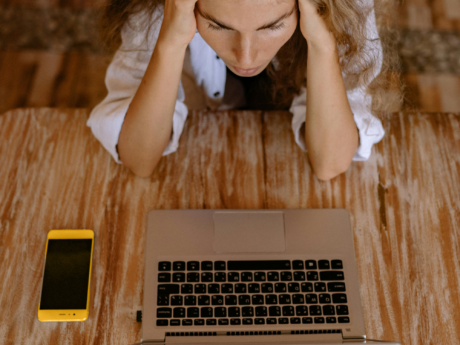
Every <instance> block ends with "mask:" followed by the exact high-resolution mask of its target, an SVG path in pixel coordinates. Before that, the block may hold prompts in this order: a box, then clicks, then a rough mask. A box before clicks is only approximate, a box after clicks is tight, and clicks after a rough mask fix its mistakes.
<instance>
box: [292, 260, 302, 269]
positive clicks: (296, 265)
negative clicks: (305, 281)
mask: <svg viewBox="0 0 460 345" xmlns="http://www.w3.org/2000/svg"><path fill="white" fill-rule="evenodd" d="M292 268H293V269H295V270H303V261H302V260H294V261H292Z"/></svg>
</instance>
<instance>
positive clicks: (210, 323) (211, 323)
mask: <svg viewBox="0 0 460 345" xmlns="http://www.w3.org/2000/svg"><path fill="white" fill-rule="evenodd" d="M216 324H217V320H216V319H206V326H215V325H216Z"/></svg>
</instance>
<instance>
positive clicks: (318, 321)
mask: <svg viewBox="0 0 460 345" xmlns="http://www.w3.org/2000/svg"><path fill="white" fill-rule="evenodd" d="M315 323H324V317H315Z"/></svg>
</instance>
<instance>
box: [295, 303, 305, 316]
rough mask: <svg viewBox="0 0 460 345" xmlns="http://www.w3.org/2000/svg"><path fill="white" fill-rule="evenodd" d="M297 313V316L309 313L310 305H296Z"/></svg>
mask: <svg viewBox="0 0 460 345" xmlns="http://www.w3.org/2000/svg"><path fill="white" fill-rule="evenodd" d="M295 314H296V315H297V316H304V315H308V307H307V306H305V305H298V306H297V307H295Z"/></svg>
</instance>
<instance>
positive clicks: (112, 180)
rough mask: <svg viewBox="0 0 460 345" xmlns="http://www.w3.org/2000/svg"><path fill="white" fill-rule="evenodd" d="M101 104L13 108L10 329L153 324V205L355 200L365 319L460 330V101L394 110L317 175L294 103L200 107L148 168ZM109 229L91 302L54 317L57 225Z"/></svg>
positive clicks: (420, 329)
mask: <svg viewBox="0 0 460 345" xmlns="http://www.w3.org/2000/svg"><path fill="white" fill-rule="evenodd" d="M87 117H88V111H87V110H86V109H66V110H62V109H61V110H59V109H50V108H37V109H17V110H13V111H10V112H8V113H5V114H3V115H1V116H0V176H1V177H2V178H1V179H0V193H1V194H0V195H1V201H0V260H1V261H0V267H1V271H0V272H1V273H0V281H1V284H2V288H1V292H0V306H1V313H0V343H2V344H5V343H6V344H19V343H24V344H110V345H113V344H129V343H134V342H136V341H138V340H140V329H141V325H140V324H139V323H137V322H136V310H140V309H141V307H142V298H143V291H142V285H143V270H144V265H143V257H144V233H145V222H146V214H147V211H148V210H150V209H168V208H173V209H180V208H194V209H201V208H235V209H240V208H346V209H348V210H349V211H350V214H351V218H352V219H351V221H352V227H353V229H354V242H355V248H356V257H357V263H358V272H359V278H360V286H361V299H362V304H363V312H364V320H365V325H366V333H367V335H368V337H369V338H374V339H375V338H377V339H387V340H400V341H401V342H402V343H403V344H459V343H460V231H459V230H460V114H395V115H394V117H393V119H392V120H391V121H387V122H386V123H385V129H386V131H387V135H386V136H385V138H384V139H383V140H382V141H381V142H380V143H379V144H378V145H376V146H375V148H374V152H373V154H372V156H371V158H370V159H369V160H368V161H367V162H353V164H352V166H351V167H350V169H349V170H348V171H347V173H346V174H343V175H341V176H339V177H338V178H335V179H333V180H332V181H329V182H321V181H319V180H317V179H316V178H315V177H314V176H313V174H312V172H311V169H310V167H309V164H308V161H307V158H306V155H305V154H304V153H303V152H302V151H301V150H300V149H299V148H298V147H297V145H296V144H295V142H294V139H293V135H292V132H291V129H290V120H291V116H290V114H289V113H287V112H267V113H262V112H242V111H240V112H221V113H210V112H196V113H193V114H190V115H189V119H188V121H187V123H186V127H185V129H184V132H183V134H182V137H181V141H180V147H179V150H178V151H177V152H176V153H174V154H171V155H168V156H166V157H164V158H163V159H162V160H161V162H160V165H159V166H158V168H157V170H156V172H155V173H154V174H153V176H152V177H151V178H149V179H143V178H138V177H136V176H134V175H133V174H131V173H130V172H129V171H128V170H127V169H125V168H124V167H123V166H121V165H117V164H116V163H115V162H114V161H113V160H112V158H111V157H110V155H109V154H108V153H107V152H106V151H105V150H104V149H103V148H102V146H101V145H100V144H99V142H98V141H97V140H96V139H95V138H94V137H93V136H92V134H91V131H90V129H89V128H88V127H86V126H85V122H86V119H87ZM79 228H88V229H93V230H94V231H95V233H96V241H95V251H94V260H93V263H94V264H93V275H92V284H91V307H90V318H89V319H88V320H87V321H86V322H82V323H40V322H39V321H38V320H37V306H38V301H39V293H40V288H41V278H42V269H43V263H44V262H43V260H44V254H45V253H44V251H45V242H46V234H47V232H48V231H49V230H50V229H79Z"/></svg>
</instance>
